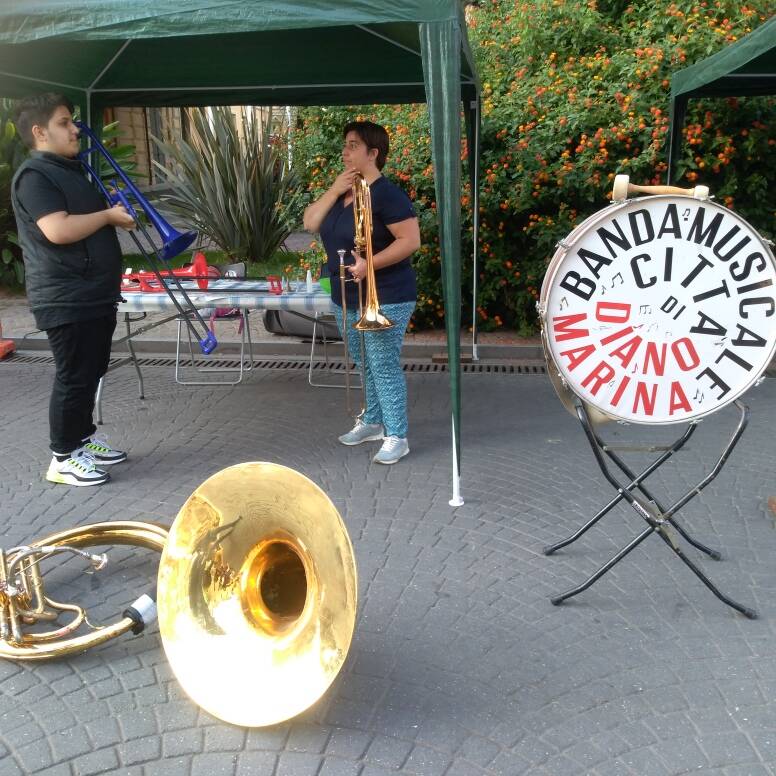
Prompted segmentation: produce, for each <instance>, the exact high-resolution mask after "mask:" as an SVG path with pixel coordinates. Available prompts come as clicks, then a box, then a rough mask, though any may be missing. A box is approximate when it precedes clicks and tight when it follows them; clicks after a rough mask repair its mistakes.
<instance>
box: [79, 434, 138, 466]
mask: <svg viewBox="0 0 776 776" xmlns="http://www.w3.org/2000/svg"><path fill="white" fill-rule="evenodd" d="M82 453H86V455H89V456H91V457H92V458H94V462H95V463H96V464H97V465H98V466H111V465H112V464H114V463H122V461H126V460H127V454H126V453H125V452H124V451H123V450H114V449H113V448H112V447H111V446H110V445H109V444H108V440H107V438H106V437H104V436H97V435H96V434H95V435H94V436H93V437H90V438H89V439H88V440H87V441H86V442H84V443H83V444H82V445H81V447H79V448H78V449H77V450H74V451H73V453H72V455H73V457H74V458H75V457H77V456H79V455H81V454H82Z"/></svg>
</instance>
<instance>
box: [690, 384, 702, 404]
mask: <svg viewBox="0 0 776 776" xmlns="http://www.w3.org/2000/svg"><path fill="white" fill-rule="evenodd" d="M699 395H700V398H699ZM692 398H693V401H697V402H698V404H700V403H701V402H702V401H703V393H702V392H701V389H700V388H698V390H697V391H695V396H693V397H692Z"/></svg>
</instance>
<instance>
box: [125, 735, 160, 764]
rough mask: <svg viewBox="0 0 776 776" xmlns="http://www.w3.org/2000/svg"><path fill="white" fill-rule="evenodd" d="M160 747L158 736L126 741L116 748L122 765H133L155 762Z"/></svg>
mask: <svg viewBox="0 0 776 776" xmlns="http://www.w3.org/2000/svg"><path fill="white" fill-rule="evenodd" d="M161 751H162V746H161V741H160V740H159V737H158V736H146V737H145V738H136V739H134V740H132V741H127V742H126V743H124V744H121V746H119V747H118V752H119V758H120V759H121V762H122V763H123V764H124V765H135V764H137V763H145V762H149V761H150V760H157V759H159V756H160V755H161Z"/></svg>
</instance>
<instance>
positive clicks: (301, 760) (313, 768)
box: [275, 752, 321, 776]
mask: <svg viewBox="0 0 776 776" xmlns="http://www.w3.org/2000/svg"><path fill="white" fill-rule="evenodd" d="M320 765H321V758H320V757H318V756H317V755H314V754H307V753H304V752H283V754H281V755H280V756H279V757H278V764H277V768H276V769H275V773H276V774H277V776H315V774H317V772H318V768H320Z"/></svg>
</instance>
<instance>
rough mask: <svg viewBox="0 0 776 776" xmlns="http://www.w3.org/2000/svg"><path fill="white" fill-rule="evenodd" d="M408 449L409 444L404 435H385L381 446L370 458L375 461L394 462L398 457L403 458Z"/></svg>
mask: <svg viewBox="0 0 776 776" xmlns="http://www.w3.org/2000/svg"><path fill="white" fill-rule="evenodd" d="M409 451H410V446H409V444H408V443H407V439H406V438H405V437H397V436H387V437H386V438H385V441H384V442H383V446H382V447H381V448H380V449H379V450H378V452H377V455H376V456H375V457H374V458H373V459H372V460H373V461H374V462H375V463H388V464H390V463H396V461H398V460H399V459H401V458H404V456H405V455H407V453H409Z"/></svg>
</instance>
